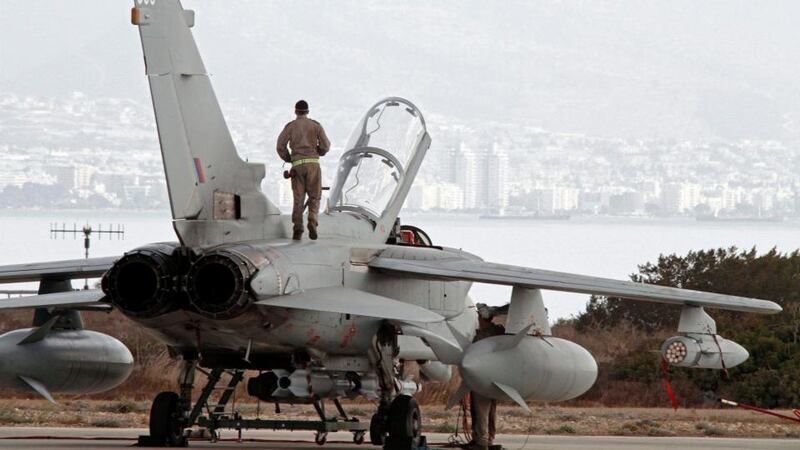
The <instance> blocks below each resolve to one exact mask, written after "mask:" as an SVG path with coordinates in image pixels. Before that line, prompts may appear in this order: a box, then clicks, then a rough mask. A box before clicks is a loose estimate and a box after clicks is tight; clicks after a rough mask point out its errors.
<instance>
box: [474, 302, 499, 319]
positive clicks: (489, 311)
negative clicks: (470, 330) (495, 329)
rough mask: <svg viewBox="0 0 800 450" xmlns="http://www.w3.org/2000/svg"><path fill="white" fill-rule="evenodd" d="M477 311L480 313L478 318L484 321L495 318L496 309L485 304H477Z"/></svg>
mask: <svg viewBox="0 0 800 450" xmlns="http://www.w3.org/2000/svg"><path fill="white" fill-rule="evenodd" d="M475 310H476V311H477V312H478V317H480V318H481V319H483V320H492V318H493V317H494V316H495V310H494V308H492V307H490V306H489V305H487V304H485V303H478V304H476V305H475Z"/></svg>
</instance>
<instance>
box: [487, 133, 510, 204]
mask: <svg viewBox="0 0 800 450" xmlns="http://www.w3.org/2000/svg"><path fill="white" fill-rule="evenodd" d="M486 170H487V172H488V173H487V174H486V188H487V193H486V194H487V198H486V206H488V207H490V208H495V209H505V208H506V207H508V197H509V190H508V181H509V162H508V153H507V152H506V151H505V149H502V148H501V147H500V146H498V145H497V143H495V144H494V145H493V146H492V152H491V154H489V155H488V157H487V161H486Z"/></svg>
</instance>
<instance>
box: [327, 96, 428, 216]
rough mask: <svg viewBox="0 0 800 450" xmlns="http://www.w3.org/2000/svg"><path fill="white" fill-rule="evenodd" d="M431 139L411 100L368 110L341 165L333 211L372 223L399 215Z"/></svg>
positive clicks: (394, 100)
mask: <svg viewBox="0 0 800 450" xmlns="http://www.w3.org/2000/svg"><path fill="white" fill-rule="evenodd" d="M427 136H428V134H427V129H426V128H425V119H424V118H423V117H422V113H420V111H419V110H418V109H417V107H416V106H414V105H413V104H412V103H411V102H409V101H408V100H405V99H402V98H399V97H390V98H386V99H383V100H381V101H380V102H378V103H376V104H375V105H373V106H372V107H371V108H369V109H368V110H367V112H366V114H364V117H363V118H362V119H361V120H360V121H359V122H358V125H357V126H356V128H355V130H354V131H353V134H352V135H351V136H350V139H349V140H348V142H347V146H346V147H345V151H344V153H343V154H342V157H341V159H340V161H339V170H338V172H337V174H336V182H335V183H334V188H333V191H332V192H331V198H330V209H331V210H334V211H337V210H338V211H351V212H356V213H360V214H363V215H365V216H367V217H368V218H370V219H372V220H373V221H374V222H377V221H378V220H380V219H382V218H384V217H385V216H386V215H387V214H394V215H396V214H397V212H398V211H399V209H400V207H401V206H402V203H403V202H404V201H405V197H406V194H407V193H408V188H409V187H410V186H409V185H410V183H412V182H413V178H414V176H415V175H416V170H417V168H418V166H419V163H420V162H421V160H422V158H424V156H425V151H426V150H427V146H428V145H429V143H430V139H429V138H428V137H427ZM409 168H413V169H412V170H411V171H409ZM392 220H394V218H392Z"/></svg>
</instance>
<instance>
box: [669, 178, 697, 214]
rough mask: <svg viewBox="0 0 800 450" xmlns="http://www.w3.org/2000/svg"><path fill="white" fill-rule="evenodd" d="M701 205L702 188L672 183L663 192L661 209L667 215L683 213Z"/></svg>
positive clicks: (691, 184)
mask: <svg viewBox="0 0 800 450" xmlns="http://www.w3.org/2000/svg"><path fill="white" fill-rule="evenodd" d="M699 204H700V186H698V185H696V184H693V183H670V184H667V185H666V186H664V189H663V190H662V192H661V207H662V209H663V210H664V212H666V213H682V212H689V211H691V210H693V209H694V208H695V207H696V206H697V205H699Z"/></svg>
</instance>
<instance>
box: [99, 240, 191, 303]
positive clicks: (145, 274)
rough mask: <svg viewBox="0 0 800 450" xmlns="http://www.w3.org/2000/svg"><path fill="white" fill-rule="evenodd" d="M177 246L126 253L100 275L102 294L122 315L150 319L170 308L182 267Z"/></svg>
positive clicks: (156, 245) (147, 248)
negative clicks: (103, 293) (106, 296)
mask: <svg viewBox="0 0 800 450" xmlns="http://www.w3.org/2000/svg"><path fill="white" fill-rule="evenodd" d="M178 249H179V246H178V244H154V245H148V246H146V247H142V248H138V249H136V250H133V251H130V252H128V253H126V254H125V256H123V257H122V258H120V260H119V261H117V262H116V263H115V264H114V266H113V267H111V269H110V270H109V271H108V272H106V274H105V275H104V276H103V281H102V287H103V292H105V293H106V295H108V297H109V298H110V299H111V302H112V303H113V304H114V306H116V307H117V308H119V309H120V311H122V312H123V313H124V314H125V315H128V316H132V317H138V318H149V317H155V316H158V315H161V314H164V313H166V312H168V311H169V310H171V309H173V308H174V307H175V306H176V305H177V303H179V302H178V300H179V298H180V293H179V289H178V287H179V286H178V282H177V278H178V277H179V276H180V275H182V272H183V273H185V271H183V267H184V266H185V263H184V260H185V258H183V257H182V256H180V255H178V253H179V252H178V251H177V250H178Z"/></svg>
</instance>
